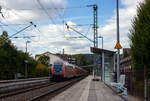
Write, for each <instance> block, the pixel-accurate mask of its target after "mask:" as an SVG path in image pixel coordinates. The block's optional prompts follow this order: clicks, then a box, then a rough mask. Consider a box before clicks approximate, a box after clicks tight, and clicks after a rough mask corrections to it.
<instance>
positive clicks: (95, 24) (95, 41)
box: [93, 5, 98, 48]
mask: <svg viewBox="0 0 150 101" xmlns="http://www.w3.org/2000/svg"><path fill="white" fill-rule="evenodd" d="M97 9H98V7H97V5H93V10H94V12H93V17H94V22H93V31H94V47H96V48H98V31H97V28H98V26H97V22H98V21H97Z"/></svg>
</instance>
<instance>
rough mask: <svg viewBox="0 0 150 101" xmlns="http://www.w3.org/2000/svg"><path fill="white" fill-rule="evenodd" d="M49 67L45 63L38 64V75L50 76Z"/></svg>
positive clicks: (36, 73)
mask: <svg viewBox="0 0 150 101" xmlns="http://www.w3.org/2000/svg"><path fill="white" fill-rule="evenodd" d="M48 71H49V67H48V66H45V65H43V64H38V65H37V66H36V69H35V75H36V77H42V76H43V77H44V76H48Z"/></svg>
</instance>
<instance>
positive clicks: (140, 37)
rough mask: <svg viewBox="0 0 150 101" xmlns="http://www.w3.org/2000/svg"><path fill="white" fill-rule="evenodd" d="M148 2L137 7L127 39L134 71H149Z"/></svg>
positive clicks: (149, 17)
mask: <svg viewBox="0 0 150 101" xmlns="http://www.w3.org/2000/svg"><path fill="white" fill-rule="evenodd" d="M149 23H150V0H145V2H144V3H141V4H140V6H139V7H138V11H137V16H136V17H135V18H134V20H133V23H132V29H131V30H130V34H129V39H130V47H131V57H132V63H133V67H134V69H135V70H137V69H140V70H141V69H143V67H144V66H146V67H147V68H149V69H150V62H149V60H150V24H149Z"/></svg>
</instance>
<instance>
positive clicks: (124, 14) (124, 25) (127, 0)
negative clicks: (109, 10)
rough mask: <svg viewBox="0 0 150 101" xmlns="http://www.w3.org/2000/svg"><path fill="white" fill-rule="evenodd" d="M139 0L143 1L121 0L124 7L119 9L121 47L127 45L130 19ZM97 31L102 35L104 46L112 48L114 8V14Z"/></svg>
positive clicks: (113, 42) (114, 43)
mask: <svg viewBox="0 0 150 101" xmlns="http://www.w3.org/2000/svg"><path fill="white" fill-rule="evenodd" d="M139 2H143V0H121V4H122V5H123V6H124V8H120V9H119V20H120V43H121V45H122V47H123V48H127V47H129V39H128V34H129V29H130V28H131V23H132V22H131V21H132V19H133V18H134V16H135V15H136V13H137V12H136V10H137V6H138V5H139ZM99 33H101V35H102V36H103V37H104V48H105V49H110V50H114V47H115V45H116V40H117V34H116V33H117V32H116V10H114V15H113V16H112V17H111V18H110V19H108V20H107V24H106V25H104V26H102V27H101V28H99ZM106 40H107V41H106Z"/></svg>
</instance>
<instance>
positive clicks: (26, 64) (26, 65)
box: [24, 41, 30, 78]
mask: <svg viewBox="0 0 150 101" xmlns="http://www.w3.org/2000/svg"><path fill="white" fill-rule="evenodd" d="M28 43H30V41H26V54H27V51H28V50H27V46H28ZM24 62H25V78H27V77H28V69H27V68H28V60H27V59H26V60H24Z"/></svg>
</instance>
